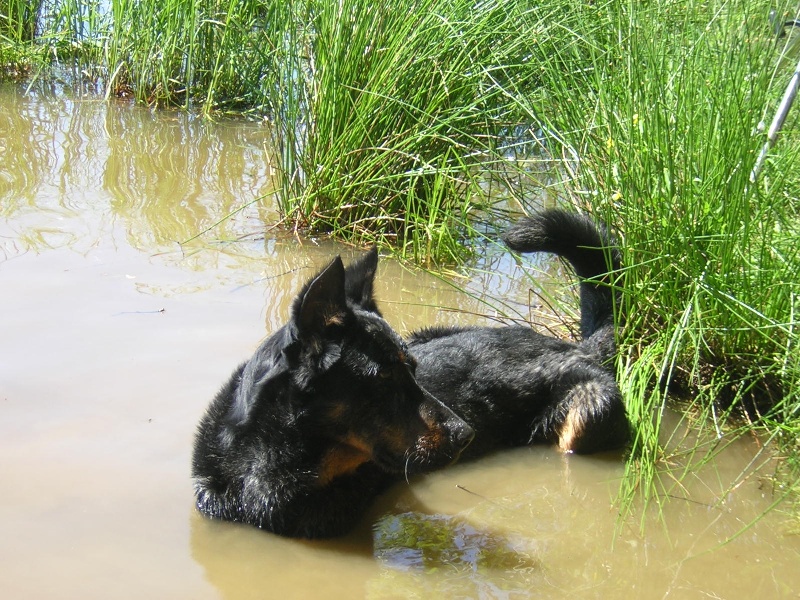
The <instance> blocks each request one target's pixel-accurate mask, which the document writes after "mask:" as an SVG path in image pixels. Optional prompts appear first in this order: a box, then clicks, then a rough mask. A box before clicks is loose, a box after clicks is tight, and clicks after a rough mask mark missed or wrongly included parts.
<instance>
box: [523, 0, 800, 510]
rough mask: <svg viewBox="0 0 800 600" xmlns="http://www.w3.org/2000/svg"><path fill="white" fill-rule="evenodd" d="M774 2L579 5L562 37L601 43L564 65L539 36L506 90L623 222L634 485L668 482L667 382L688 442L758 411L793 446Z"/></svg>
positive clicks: (796, 223)
mask: <svg viewBox="0 0 800 600" xmlns="http://www.w3.org/2000/svg"><path fill="white" fill-rule="evenodd" d="M565 8H566V6H565ZM770 8H772V7H771V6H770V4H769V3H767V2H758V1H757V2H752V1H748V0H731V1H719V0H716V1H711V2H702V3H700V2H697V3H695V2H688V3H687V2H674V1H671V0H656V1H653V2H623V1H618V0H611V1H610V2H606V3H597V4H594V5H592V6H586V7H584V9H583V11H584V17H583V18H584V19H585V22H584V24H582V25H581V24H579V25H578V26H576V27H575V28H574V29H569V30H565V31H564V40H565V42H564V51H565V52H571V48H573V47H574V48H581V49H582V52H583V53H584V55H585V56H589V57H590V59H589V60H588V61H587V62H586V63H585V64H584V65H583V66H582V68H581V69H580V70H565V69H564V61H563V60H562V55H555V56H552V55H546V54H543V53H538V54H537V55H536V58H535V60H537V61H539V62H540V64H541V65H542V69H543V70H542V73H541V86H540V87H539V88H538V89H536V90H533V92H532V93H527V94H525V93H524V91H523V90H513V92H511V93H513V94H514V95H515V96H516V97H518V98H520V103H521V104H523V105H524V107H525V109H526V110H527V111H528V114H529V115H530V116H531V118H532V119H534V120H535V121H537V122H539V123H540V124H541V126H542V127H543V128H544V129H545V130H546V131H548V132H550V144H551V151H552V152H553V153H554V154H556V153H559V152H564V151H565V149H566V150H567V152H568V154H569V155H570V156H577V157H579V162H578V166H577V168H574V169H573V170H572V173H573V175H574V177H573V178H572V180H571V181H570V183H569V187H568V188H567V190H566V192H567V193H568V194H569V195H570V196H571V197H572V200H573V201H574V202H575V203H577V204H579V205H582V206H585V207H588V208H589V209H590V210H592V211H593V212H594V213H595V214H597V215H598V216H599V217H601V218H603V219H605V220H607V221H608V222H609V223H612V224H614V225H615V226H616V227H617V228H618V229H619V231H620V232H621V241H622V247H623V252H624V264H625V265H626V273H625V286H624V289H623V298H624V301H623V305H622V307H621V313H622V315H624V322H625V325H624V329H623V332H622V334H621V338H620V347H621V349H622V358H621V359H620V362H619V364H618V372H619V375H620V381H621V382H622V385H623V387H624V391H625V394H626V397H627V398H628V400H629V409H630V413H631V416H632V418H633V420H634V423H635V426H636V429H637V436H636V440H635V445H634V451H633V454H632V459H631V461H630V462H629V473H628V475H629V476H628V478H627V479H626V484H625V488H624V491H625V493H626V495H627V497H628V498H631V497H632V496H633V494H634V492H636V491H640V492H642V493H643V494H645V495H646V496H647V497H651V495H652V494H653V492H655V491H656V486H657V485H658V482H659V481H661V482H662V483H663V484H664V485H670V484H668V483H667V482H666V480H659V479H658V478H657V477H656V476H655V469H656V466H657V465H658V464H659V463H660V461H661V460H662V459H663V457H664V455H663V453H664V448H665V447H670V446H673V447H674V445H675V444H674V442H675V440H666V436H667V434H668V432H666V431H664V430H663V427H662V419H661V417H662V416H663V414H664V413H663V411H664V410H665V405H666V402H667V401H668V400H670V399H672V400H674V399H678V400H680V401H681V402H683V403H684V404H685V408H687V409H688V412H690V413H691V414H694V415H695V416H696V417H697V423H698V424H700V425H701V426H707V427H708V428H709V438H710V439H711V440H712V441H711V442H710V443H709V446H708V448H707V451H702V452H698V449H697V448H694V449H693V452H694V455H693V457H692V458H691V459H687V460H691V461H695V463H696V461H698V460H699V461H703V460H707V459H708V458H710V457H711V456H713V454H714V452H716V451H717V450H718V449H719V448H720V447H721V446H722V445H724V444H725V443H726V442H727V440H728V439H729V438H730V437H731V432H732V431H734V430H737V429H738V428H739V426H740V425H741V424H742V423H743V422H748V421H749V423H750V428H749V429H748V431H753V429H754V428H755V430H759V429H761V430H763V431H764V432H765V435H766V436H767V437H769V438H772V439H775V440H778V441H780V442H782V443H784V448H785V449H787V450H788V451H789V452H790V453H793V454H794V456H795V457H796V456H797V451H798V447H797V437H798V432H800V429H798V427H800V387H798V378H797V373H798V353H797V345H798V342H800V336H798V323H797V315H798V312H797V311H798V307H799V306H800V305H798V296H799V295H800V254H798V244H797V239H798V232H800V200H798V190H799V189H800V161H799V160H798V159H799V158H800V156H798V149H800V145H798V143H797V133H796V131H797V129H796V127H797V119H796V117H795V118H794V119H790V120H789V121H788V122H787V128H788V131H787V132H785V134H786V136H787V137H786V138H785V139H784V142H783V143H779V144H778V145H777V146H776V147H775V149H774V153H773V155H772V156H771V160H770V162H769V164H768V165H767V167H766V168H765V170H764V171H763V172H762V173H761V176H760V177H759V178H758V179H757V181H755V182H754V183H753V182H751V181H750V175H751V170H752V169H753V166H754V164H755V161H756V157H757V155H758V152H759V150H760V148H761V146H762V145H763V143H764V142H765V135H764V132H763V124H762V122H763V121H766V122H767V123H768V122H769V120H770V119H771V118H772V113H773V112H774V109H775V106H776V104H777V101H778V100H779V99H780V97H781V95H782V93H783V90H784V87H785V85H786V82H787V80H788V78H789V76H790V75H791V72H792V69H793V63H792V62H791V61H789V63H790V64H789V66H788V67H787V65H786V61H782V60H781V52H782V48H783V46H782V42H781V40H780V39H778V38H776V36H775V35H774V33H773V31H772V29H771V26H770V23H769V21H768V18H767V16H768V14H769V10H770ZM781 8H784V7H781ZM598 24H602V25H601V26H599V27H598ZM554 26H558V25H554ZM795 62H796V61H795ZM795 460H796V458H795ZM662 464H663V463H662Z"/></svg>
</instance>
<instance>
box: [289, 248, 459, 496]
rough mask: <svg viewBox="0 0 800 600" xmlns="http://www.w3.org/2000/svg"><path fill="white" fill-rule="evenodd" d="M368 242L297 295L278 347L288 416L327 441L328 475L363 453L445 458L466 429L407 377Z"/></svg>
mask: <svg viewBox="0 0 800 600" xmlns="http://www.w3.org/2000/svg"><path fill="white" fill-rule="evenodd" d="M377 265H378V253H377V251H376V250H375V249H373V250H372V251H370V252H369V253H368V254H367V255H365V256H364V257H363V258H361V259H360V260H358V261H357V262H355V263H354V264H352V265H350V266H349V267H348V268H347V269H345V268H344V266H343V264H342V261H341V259H340V258H338V257H337V258H336V259H334V260H333V261H332V262H331V263H330V264H329V265H328V266H327V267H326V268H325V269H323V270H322V271H321V272H320V273H319V274H318V275H317V276H316V277H314V278H313V279H312V280H311V281H310V282H309V283H308V284H306V286H305V287H304V288H303V290H302V292H301V293H300V294H299V295H298V297H297V299H296V300H295V302H294V305H293V309H292V324H291V330H292V338H293V342H292V343H291V344H290V345H289V346H288V347H287V348H286V349H285V350H284V352H283V355H284V358H285V360H286V362H287V367H288V369H287V372H289V373H291V376H292V377H293V380H294V384H295V387H296V389H298V390H299V394H298V399H299V404H300V405H301V406H300V407H299V411H298V414H297V418H298V419H302V420H303V422H304V427H308V428H309V429H310V430H312V431H314V432H315V434H316V435H319V436H322V437H324V438H327V439H329V440H330V441H331V442H332V443H331V445H330V447H329V449H327V450H326V451H325V453H324V456H323V459H322V464H321V465H320V480H322V481H329V480H331V479H334V478H335V477H338V476H339V475H342V474H346V473H349V472H352V471H354V470H355V469H356V468H357V467H358V466H360V465H361V464H363V463H365V462H372V463H375V464H376V465H378V466H379V467H380V468H381V469H383V470H384V471H387V472H393V473H403V472H405V473H411V472H422V471H428V470H432V469H435V468H438V467H442V466H445V465H447V464H449V463H451V462H453V461H455V460H456V459H457V458H458V456H459V454H460V453H461V451H462V450H463V449H464V448H465V447H466V446H467V444H468V443H469V442H470V441H471V439H472V437H473V431H472V429H471V428H470V427H469V425H467V423H465V422H464V421H463V420H462V419H460V418H459V417H458V416H456V414H455V413H453V412H452V411H451V410H450V409H449V408H447V407H446V406H445V405H443V404H442V403H441V402H439V401H438V400H437V399H436V398H434V397H433V396H432V395H431V394H429V393H428V392H427V391H425V390H424V389H423V388H421V387H420V385H419V384H418V383H417V380H416V378H415V376H414V370H415V366H416V364H415V361H414V358H413V357H412V356H411V355H410V354H409V353H408V351H407V348H406V345H405V343H404V342H403V341H402V339H401V338H400V336H399V335H398V334H397V333H396V332H395V331H394V330H393V329H392V328H391V327H390V326H389V324H388V323H387V322H386V321H385V320H384V319H383V317H382V316H381V314H380V312H379V311H378V308H377V305H376V304H375V300H374V298H373V291H372V290H373V281H374V277H375V272H376V270H377Z"/></svg>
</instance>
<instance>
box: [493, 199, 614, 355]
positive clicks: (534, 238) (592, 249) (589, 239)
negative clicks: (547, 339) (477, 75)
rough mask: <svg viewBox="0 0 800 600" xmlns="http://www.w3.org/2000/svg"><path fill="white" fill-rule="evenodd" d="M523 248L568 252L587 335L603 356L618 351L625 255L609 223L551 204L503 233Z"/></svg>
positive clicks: (586, 341) (585, 339) (513, 245)
mask: <svg viewBox="0 0 800 600" xmlns="http://www.w3.org/2000/svg"><path fill="white" fill-rule="evenodd" d="M503 241H504V242H505V243H506V245H507V246H508V247H509V248H511V249H512V250H516V251H517V252H551V253H553V254H557V255H559V256H562V257H564V258H565V259H566V260H567V261H569V263H570V264H571V265H572V268H573V269H574V270H575V273H576V274H577V275H578V277H580V279H581V283H580V286H581V287H580V302H581V337H582V339H583V344H584V345H585V346H587V347H589V348H590V349H592V350H594V351H596V352H597V353H598V354H600V355H601V356H602V358H603V359H606V358H609V357H610V356H612V355H613V353H614V351H615V343H614V305H615V303H616V301H617V297H618V294H617V292H616V290H615V285H614V280H615V278H616V275H617V274H618V273H619V271H620V264H621V257H620V251H619V248H617V246H616V242H615V241H614V239H613V237H612V235H611V234H610V233H609V231H608V229H607V228H606V226H605V225H604V224H599V223H595V222H594V221H593V220H592V219H591V218H589V217H588V216H587V215H584V214H580V213H573V212H568V211H565V210H562V209H557V208H556V209H548V210H544V211H542V212H538V213H535V214H533V215H531V216H529V217H523V218H522V219H520V220H519V221H518V222H517V223H515V224H514V225H513V226H512V227H511V229H509V230H508V231H507V232H506V233H505V234H504V235H503Z"/></svg>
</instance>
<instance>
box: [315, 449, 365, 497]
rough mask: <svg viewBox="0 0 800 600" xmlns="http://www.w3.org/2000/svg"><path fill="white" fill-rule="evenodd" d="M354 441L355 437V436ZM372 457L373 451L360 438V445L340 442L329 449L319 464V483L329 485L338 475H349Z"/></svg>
mask: <svg viewBox="0 0 800 600" xmlns="http://www.w3.org/2000/svg"><path fill="white" fill-rule="evenodd" d="M353 440H354V441H356V440H355V438H353ZM371 458H372V451H371V449H368V448H367V447H366V446H365V445H364V444H363V443H361V442H360V440H359V445H358V446H355V445H351V444H349V443H344V442H342V443H339V444H336V445H335V446H334V447H333V448H331V449H330V450H328V452H327V453H326V454H325V456H323V457H322V461H321V462H320V465H319V472H318V474H317V476H318V478H319V485H320V486H325V485H328V484H329V483H330V482H331V481H333V480H334V479H336V478H337V477H341V476H343V475H349V474H350V473H353V472H355V470H356V469H358V467H360V466H361V465H363V464H364V463H365V462H368V461H369V460H370V459H371Z"/></svg>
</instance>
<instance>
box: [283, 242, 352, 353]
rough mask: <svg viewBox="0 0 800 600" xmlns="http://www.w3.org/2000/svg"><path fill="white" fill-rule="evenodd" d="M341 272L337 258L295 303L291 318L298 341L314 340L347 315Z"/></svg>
mask: <svg viewBox="0 0 800 600" xmlns="http://www.w3.org/2000/svg"><path fill="white" fill-rule="evenodd" d="M344 290H345V271H344V265H343V264H342V259H341V257H339V256H337V257H336V258H334V259H333V260H332V261H331V263H330V264H329V265H328V266H327V267H325V268H324V269H323V270H322V271H320V272H319V274H318V275H317V276H316V277H314V279H312V280H311V281H309V282H308V283H307V284H306V286H305V287H304V288H303V291H301V292H300V295H299V296H298V297H297V299H296V300H295V304H294V310H293V316H294V322H295V324H296V325H297V330H298V333H299V334H300V337H301V338H309V337H317V336H320V335H321V334H322V333H323V331H324V330H325V329H326V328H327V327H329V326H331V325H341V324H342V323H344V320H345V317H346V316H347V310H348V309H347V297H346V296H345V291H344Z"/></svg>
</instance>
